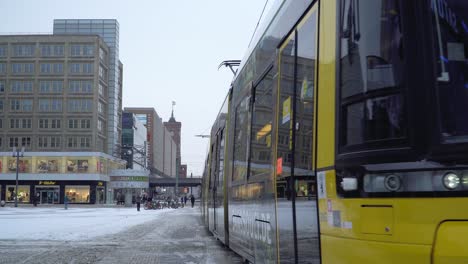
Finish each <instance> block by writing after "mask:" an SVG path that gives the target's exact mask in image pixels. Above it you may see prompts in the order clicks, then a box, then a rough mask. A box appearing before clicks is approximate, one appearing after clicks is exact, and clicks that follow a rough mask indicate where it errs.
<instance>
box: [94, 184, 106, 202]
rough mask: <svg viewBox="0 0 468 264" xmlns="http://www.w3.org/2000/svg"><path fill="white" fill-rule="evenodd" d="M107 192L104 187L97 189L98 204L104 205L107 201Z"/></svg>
mask: <svg viewBox="0 0 468 264" xmlns="http://www.w3.org/2000/svg"><path fill="white" fill-rule="evenodd" d="M105 194H106V192H105V190H104V187H96V203H97V204H103V203H105V201H106V195H105Z"/></svg>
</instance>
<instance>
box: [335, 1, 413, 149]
mask: <svg viewBox="0 0 468 264" xmlns="http://www.w3.org/2000/svg"><path fill="white" fill-rule="evenodd" d="M340 15H341V20H342V21H341V25H340V26H341V45H340V49H341V50H340V52H341V60H340V65H341V69H340V70H341V72H340V77H341V78H340V93H341V111H340V114H341V116H340V119H341V126H340V145H341V146H349V145H357V144H363V143H367V142H370V141H376V140H387V139H397V138H403V137H405V136H406V134H407V123H406V118H405V100H404V97H403V95H402V93H403V85H404V80H403V71H404V69H403V64H404V56H403V54H404V50H403V42H402V39H403V32H402V25H401V17H400V6H399V1H397V0H342V1H341V11H340Z"/></svg>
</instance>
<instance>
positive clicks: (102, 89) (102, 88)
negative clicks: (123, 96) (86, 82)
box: [98, 83, 104, 96]
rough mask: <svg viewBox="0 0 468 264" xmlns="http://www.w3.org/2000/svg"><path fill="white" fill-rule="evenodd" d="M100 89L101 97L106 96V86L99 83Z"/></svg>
mask: <svg viewBox="0 0 468 264" xmlns="http://www.w3.org/2000/svg"><path fill="white" fill-rule="evenodd" d="M98 87H99V95H102V96H104V86H102V84H101V83H99V86H98Z"/></svg>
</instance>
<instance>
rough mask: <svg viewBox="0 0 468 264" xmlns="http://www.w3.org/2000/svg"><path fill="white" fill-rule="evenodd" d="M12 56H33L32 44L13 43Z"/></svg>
mask: <svg viewBox="0 0 468 264" xmlns="http://www.w3.org/2000/svg"><path fill="white" fill-rule="evenodd" d="M13 56H15V57H33V56H34V44H27V45H13Z"/></svg>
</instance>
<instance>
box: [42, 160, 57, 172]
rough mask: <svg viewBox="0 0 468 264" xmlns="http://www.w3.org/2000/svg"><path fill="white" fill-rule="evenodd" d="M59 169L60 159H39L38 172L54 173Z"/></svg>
mask: <svg viewBox="0 0 468 264" xmlns="http://www.w3.org/2000/svg"><path fill="white" fill-rule="evenodd" d="M58 171H59V161H58V160H46V159H40V160H38V161H37V172H38V173H51V172H52V173H53V172H58Z"/></svg>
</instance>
